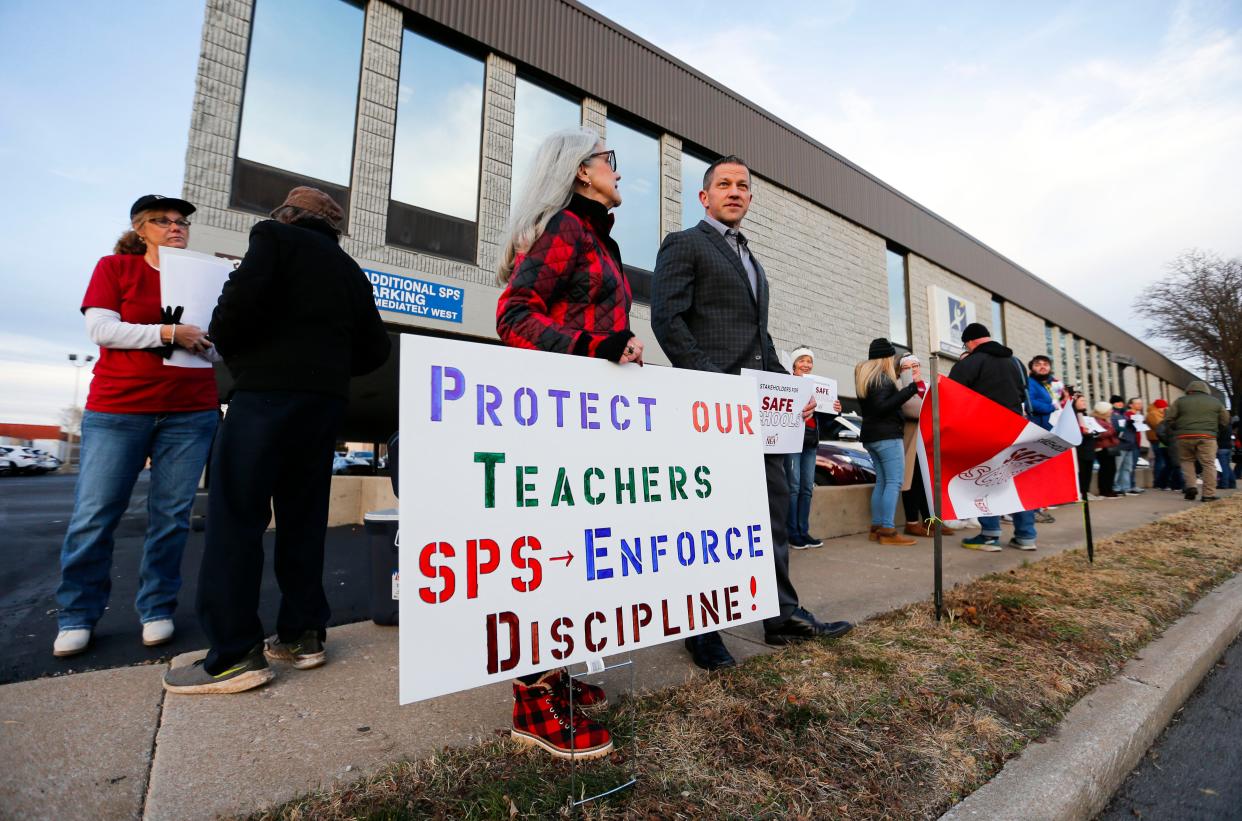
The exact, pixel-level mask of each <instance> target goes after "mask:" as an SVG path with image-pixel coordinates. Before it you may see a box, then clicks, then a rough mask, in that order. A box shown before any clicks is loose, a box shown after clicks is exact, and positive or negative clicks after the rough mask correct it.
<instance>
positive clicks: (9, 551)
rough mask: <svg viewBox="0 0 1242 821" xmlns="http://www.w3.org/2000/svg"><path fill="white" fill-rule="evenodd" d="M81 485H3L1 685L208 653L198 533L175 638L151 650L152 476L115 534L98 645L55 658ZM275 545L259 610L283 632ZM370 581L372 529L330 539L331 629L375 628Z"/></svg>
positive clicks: (67, 477)
mask: <svg viewBox="0 0 1242 821" xmlns="http://www.w3.org/2000/svg"><path fill="white" fill-rule="evenodd" d="M76 481H77V476H76V475H73V474H62V473H51V474H46V475H43V476H6V477H0V684H8V683H11V682H15V681H26V680H28V679H33V678H41V677H43V676H55V675H64V674H66V673H80V672H84V671H86V670H96V669H102V668H107V667H121V666H126V665H130V664H141V663H151V662H156V661H162V660H165V659H168V658H171V657H172V656H174V655H176V654H178V653H183V652H186V651H188V650H196V649H199V648H202V647H205V646H206V644H207V642H206V639H205V638H204V636H203V633H202V630H201V629H200V628H199V626H198V622H197V620H196V619H195V617H194V595H195V590H196V584H197V576H198V565H199V561H200V559H201V557H202V553H203V533H201V532H198V533H195V532H191V533H190V539H189V542H188V543H187V545H186V551H185V557H184V559H183V560H182V565H181V569H182V574H183V576H184V583H183V586H182V589H181V597H180V608H179V610H178V611H177V614H176V617H175V621H176V625H177V635H176V638H175V639H174V640H173V641H172V642H171V643H169V644H166V645H163V646H162V647H153V648H148V647H144V646H143V645H142V638H141V627H140V626H139V624H138V614H137V612H136V611H135V610H134V596H135V595H136V594H137V591H138V564H139V560H140V558H141V555H142V542H143V535H144V533H145V531H146V521H147V517H146V496H147V484H148V481H149V474H148V472H147V471H143V473H142V475H141V477H140V478H139V480H138V484H137V485H136V486H135V488H134V494H133V497H132V498H131V500H130V505H129V508H128V510H127V511H126V513H125V515H124V517H122V519H121V523H120V525H119V526H118V527H117V530H116V547H115V549H114V553H113V562H112V599H111V603H110V606H109V608H108V610H107V612H106V613H105V614H104V617H103V619H102V620H101V621H100V622H99V624H98V626H97V628H96V631H95V639H94V644H93V646H92V648H91V649H90V650H89V651H87V652H86V653H84V654H83V655H80V656H75V657H73V658H67V659H58V658H54V657H53V656H52V641H53V639H55V638H56V599H55V593H56V586H57V584H59V582H60V546H61V542H62V541H63V540H64V536H65V529H66V527H67V526H68V520H69V516H70V514H71V513H72V511H73V489H74V484H75V482H76ZM272 535H273V534H272V533H271V532H270V531H269V533H268V534H267V538H266V539H265V546H266V555H267V561H266V562H265V565H264V577H263V588H262V591H263V592H262V603H261V606H260V616H261V617H262V619H263V624H264V626H265V628H267V629H269V630H270V629H274V625H275V621H276V609H277V606H278V604H279V600H280V599H279V595H280V593H279V588H278V587H277V586H276V579H275V576H274V575H273V573H272V563H271V555H272ZM368 573H369V565H368V559H367V538H366V534H365V533H364V531H363V529H362V528H361V527H360V526H359V527H337V528H331V529H329V531H328V539H327V545H326V549H325V559H324V584H325V588H326V590H327V594H328V601H329V603H330V604H331V606H332V620H331V621H330V622H329V624H331V625H338V624H347V623H349V622H354V621H361V620H363V619H366V618H370V608H369V603H368V601H369V600H368V586H369V581H368Z"/></svg>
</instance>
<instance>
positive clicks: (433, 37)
mask: <svg viewBox="0 0 1242 821" xmlns="http://www.w3.org/2000/svg"><path fill="white" fill-rule="evenodd" d="M407 31H409V32H412V33H413V34H415V35H417V36H419V37H422V38H424V39H425V40H430V41H431V42H432V43H434V44H436V45H437V46H440V47H442V48H447V49H449V50H450V51H455V52H457V53H458V54H463V55H465V56H467V57H471V58H473V59H475V60H478V61H479V63H480V64H481V66H482V69H483V74H482V82H481V83H480V86H481V88H480V95H479V144H478V150H477V151H476V152H475V162H476V166H475V197H474V219H473V220H466V219H464V218H463V217H457V216H454V215H452V214H445V213H443V212H440V211H434V210H432V209H430V208H424V207H422V206H419V205H414V204H413V203H408V202H404V201H402V200H398V199H395V198H394V197H393V192H392V177H393V173H394V171H395V168H396V164H397V128H398V126H399V121H398V107H397V106H395V105H394V107H393V109H392V112H393V120H392V155H391V157H390V162H389V163H388V203H387V207H386V209H385V210H386V213H387V214H388V219H387V220H386V225H385V229H384V242H385V243H386V244H387V245H390V246H392V247H394V248H401V249H402V250H406V251H413V252H414V253H416V254H425V255H427V256H431V257H437V258H439V259H446V260H450V261H452V262H464V263H466V264H467V265H474V266H478V264H479V258H480V252H479V241H480V234H481V231H480V230H479V223H480V219H479V218H480V215H481V214H482V212H483V202H482V200H483V167H484V159H483V146H484V145H485V144H486V140H487V54H486V53H485V52H481V51H480V50H479V49H478V48H472V47H470V45H469V44H468V41H466V40H464V39H463V38H461V37H460V36H456V37H455V36H445V33H444V32H443V30H442V29H440V28H438V27H435V26H427V25H424V24H422V23H421V22H420V21H418V20H417V18H414V17H412V16H411V15H409V14H405V15H403V16H402V21H401V53H400V54H399V55H398V57H397V88H398V94H400V87H401V67H402V66H403V65H405V59H406V54H405V33H406V32H407ZM510 162H512V158H510ZM510 175H512V171H510ZM510 179H512V176H511V177H510ZM394 212H395V214H396V219H394ZM418 221H425V222H427V223H430V224H432V225H434V223H436V222H439V223H442V225H441V228H457V227H461V226H462V225H469V226H471V227H472V231H473V233H472V236H471V237H470V241H469V243H467V242H465V241H463V242H462V243H461V245H460V249H450V250H445V249H437V248H433V247H432V246H433V245H434V242H432V241H426V242H424V243H422V244H420V243H419V242H418V240H417V239H414V240H410V241H408V242H407V241H402V240H401V238H400V237H399V236H397V235H394V230H393V226H394V224H399V223H402V222H404V223H406V224H407V225H408V224H410V223H414V222H418ZM429 233H430V234H431V235H436V233H437V232H435V231H434V230H431V229H429ZM467 247H468V248H469V251H468V252H467V251H466V249H467ZM455 250H459V251H460V253H455V252H454V251H455Z"/></svg>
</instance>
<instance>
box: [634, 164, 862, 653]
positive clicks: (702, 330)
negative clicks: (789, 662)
mask: <svg viewBox="0 0 1242 821" xmlns="http://www.w3.org/2000/svg"><path fill="white" fill-rule="evenodd" d="M750 199H751V191H750V169H748V168H747V167H746V163H744V162H742V160H740V159H738V158H737V157H734V156H728V157H722V158H721V159H719V160H716V161H715V162H714V163H712V164H711V165H710V166H709V167H708V169H707V173H706V174H705V175H704V176H703V190H702V191H700V192H699V202H701V203H702V204H703V207H704V209H706V214H705V215H704V217H703V220H702V221H701V222H700V223H699V224H698V225H696V226H694V227H693V228H689V229H687V230H685V231H680V232H678V233H675V234H669V235H668V236H667V237H665V238H664V243H663V244H662V245H661V246H660V253H659V256H657V257H656V266H655V276H654V278H653V280H652V284H651V327H652V329H653V330H654V331H655V335H656V339H657V340H658V341H659V343H660V347H661V348H663V349H664V353H665V354H666V355H667V356H668V358H669V359H670V360H671V361H672V363H673V365H675V366H676V367H678V368H690V369H693V370H699V371H715V372H717V373H731V374H736V373H738V372H739V371H740V370H741V369H742V368H752V369H754V370H764V371H775V372H778V373H786V371H785V369H784V368H782V367H781V364H780V362H779V361H778V360H777V356H776V348H775V347H774V346H773V344H772V337H771V336H770V335H769V334H768V298H769V292H768V281H767V277H765V276H764V273H763V266H762V265H760V264H759V260H758V259H756V258H755V255H754V254H752V253H751V252H750V249H749V248H748V247H747V244H746V237H745V236H744V235H743V234H742V233H741V231H739V230H738V229H739V226H741V224H742V219H743V218H744V217H745V216H746V211H747V210H748V209H749V208H750ZM814 407H815V403H814V402H813V401H812V402H811V403H809V404H808V405H807V407H806V409H804V411H803V415H804V416H807V415H809V414H810V413H812V412H813V410H814ZM764 467H765V470H766V472H767V482H768V508H769V514H770V518H771V522H772V524H771V527H772V533H771V538H772V546H773V551H772V553H773V559H774V561H775V563H776V587H777V598H778V600H779V602H780V607H781V612H780V615H779V616H776V617H773V618H770V619H767V620H765V621H764V623H763V634H764V640H765V641H766V642H767V643H768V644H774V645H784V644H789V643H791V642H794V641H800V640H802V639H809V638H814V637H816V636H826V637H829V638H836V637H838V636H843V635H845V634H846V633H848V632H849V631H850V629H851V628H852V627H853V625H851V624H850V623H849V622H845V621H839V622H831V623H829V624H824V623H823V622H820V621H819V620H817V619H816V618H815V617H814V616H813V615H811V614H810V613H809V612H807V611H806V610H805V609H804V608H802V607H800V606H799V605H798V592H797V591H796V590H794V586H793V583H792V582H790V580H789V543H788V541H787V539H786V528H785V515H786V512H787V511H788V510H789V485H788V484H787V482H786V480H785V466H784V461H783V459H782V457H781V456H779V455H776V456H772V455H768V456H765V457H764ZM686 649H687V650H689V651H690V654H691V656H693V658H694V663H695V664H697V665H698V666H699V667H702V668H704V669H706V670H719V669H721V668H722V667H731V666H732V665H733V664H734V663H735V662H734V660H733V656H732V655H731V654H730V653H729V651H728V649H727V648H726V647H725V646H724V642H723V641H722V640H721V638H720V635H719V634H718V633H706V634H703V635H701V636H696V637H694V638H690V639H687V640H686Z"/></svg>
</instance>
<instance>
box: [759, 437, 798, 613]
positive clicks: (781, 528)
mask: <svg viewBox="0 0 1242 821" xmlns="http://www.w3.org/2000/svg"><path fill="white" fill-rule="evenodd" d="M763 468H764V471H765V472H766V473H767V480H768V514H769V515H768V518H769V519H770V520H771V522H772V531H771V536H772V539H771V542H770V544H771V546H772V559H773V561H774V562H775V563H776V600H777V601H778V602H779V603H780V606H781V614H780V615H779V616H775V617H773V618H770V619H764V621H763V623H764V625H765V626H766V627H776V626H777V625H779V624H780V623H781V622H783V621H785V619H787V618H789V616H790V615H791V614H792V613H793V611H794V609H795V608H797V606H798V591H797V590H795V589H794V586H793V582H792V581H791V580H790V578H789V528H788V526H787V524H786V522H787V520H788V516H789V479H788V478H787V477H786V476H785V457H784V455H782V454H777V455H770V454H769V455H765V456H764V457H763Z"/></svg>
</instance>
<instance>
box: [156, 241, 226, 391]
mask: <svg viewBox="0 0 1242 821" xmlns="http://www.w3.org/2000/svg"><path fill="white" fill-rule="evenodd" d="M232 272H233V262H232V260H228V259H221V258H220V257H213V256H211V255H210V254H200V253H199V252H197V251H188V250H186V249H184V248H168V247H162V248H160V303H161V304H162V305H165V306H171V307H176V306H178V305H180V306H181V307H182V308H183V309H184V311H183V312H182V314H181V324H183V325H197V326H198V327H200V328H202V329H203V332H204V333H206V331H207V326H208V325H210V324H211V312H212V311H214V310H215V309H216V302H217V301H218V300H219V299H220V292H221V291H222V290H224V283H225V282H227V281H228V278H229V274H231V273H232ZM164 364H165V365H171V366H173V367H177V368H210V367H211V363H210V362H208V361H207V360H205V359H203V358H202V357H199V356H197V355H195V354H192V353H190V352H189V351H187V350H186V349H185V348H180V347H179V348H175V349H174V350H173V355H172V358H170V359H165V360H164Z"/></svg>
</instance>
